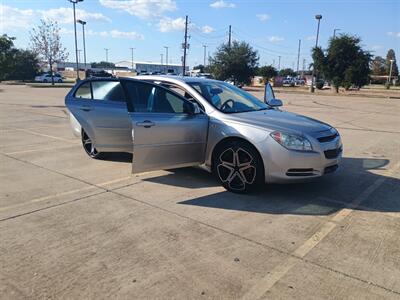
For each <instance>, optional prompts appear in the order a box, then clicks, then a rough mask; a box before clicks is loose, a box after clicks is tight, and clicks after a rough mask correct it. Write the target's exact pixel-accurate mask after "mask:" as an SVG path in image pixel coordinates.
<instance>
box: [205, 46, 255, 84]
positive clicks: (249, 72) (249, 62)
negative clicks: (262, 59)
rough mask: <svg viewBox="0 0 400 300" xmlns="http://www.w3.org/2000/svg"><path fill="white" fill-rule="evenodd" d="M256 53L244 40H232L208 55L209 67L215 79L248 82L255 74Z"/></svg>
mask: <svg viewBox="0 0 400 300" xmlns="http://www.w3.org/2000/svg"><path fill="white" fill-rule="evenodd" d="M258 59H259V57H258V53H257V51H255V50H253V48H252V47H251V46H250V45H249V44H247V43H246V42H238V41H234V42H232V44H231V46H229V44H228V43H226V44H222V45H220V46H219V47H218V49H217V52H216V53H215V55H214V56H213V57H210V59H209V61H210V65H209V68H210V70H211V73H213V74H214V76H215V78H216V79H219V80H226V79H230V78H232V79H233V81H234V83H235V84H236V83H241V84H248V83H250V81H251V77H252V76H254V74H255V69H256V67H257V64H258Z"/></svg>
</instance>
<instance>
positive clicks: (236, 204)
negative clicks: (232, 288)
mask: <svg viewBox="0 0 400 300" xmlns="http://www.w3.org/2000/svg"><path fill="white" fill-rule="evenodd" d="M389 162H390V161H389V160H388V159H377V158H368V159H367V158H343V160H342V163H341V168H340V169H339V170H338V171H337V172H336V173H334V174H329V175H326V176H323V177H321V178H319V179H317V180H315V181H312V182H307V183H295V184H267V185H264V186H262V187H261V188H259V189H258V190H256V191H254V192H253V193H251V194H246V195H243V194H234V193H230V192H227V191H218V192H216V193H213V194H210V195H206V196H201V197H196V198H193V199H190V200H185V201H180V202H178V204H180V205H193V206H201V207H210V208H219V209H228V210H240V211H247V212H256V213H268V214H295V215H329V214H333V213H335V212H337V211H339V210H340V209H341V208H343V207H349V206H351V205H352V203H353V202H354V201H355V199H357V197H359V195H360V194H361V193H363V192H364V191H365V190H366V189H367V188H368V187H369V186H371V185H372V184H374V183H375V182H376V181H377V180H378V179H383V178H385V177H384V176H382V175H379V174H376V173H374V171H377V170H384V169H385V168H386V166H387V165H388V164H389ZM169 171H170V172H171V173H169V174H167V175H162V176H157V177H151V178H146V179H144V181H149V182H153V183H158V184H164V185H173V186H181V187H185V188H192V189H196V188H204V187H218V186H219V183H218V181H217V180H216V179H215V178H214V177H213V176H212V175H211V174H209V173H208V172H207V171H205V170H203V169H200V168H183V169H175V170H169ZM387 179H388V180H387V181H385V182H384V183H383V185H382V186H381V189H377V190H376V191H375V193H373V194H372V195H371V197H367V198H366V199H365V200H364V201H363V202H362V203H361V205H360V206H358V207H357V208H355V209H358V210H366V211H383V212H400V195H399V192H400V190H399V189H396V186H400V180H399V179H396V178H391V177H390V178H389V177H388V178H387ZM387 191H390V192H387ZM396 194H397V195H396Z"/></svg>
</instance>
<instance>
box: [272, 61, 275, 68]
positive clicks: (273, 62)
mask: <svg viewBox="0 0 400 300" xmlns="http://www.w3.org/2000/svg"><path fill="white" fill-rule="evenodd" d="M272 66H273V67H274V68H275V59H273V60H272Z"/></svg>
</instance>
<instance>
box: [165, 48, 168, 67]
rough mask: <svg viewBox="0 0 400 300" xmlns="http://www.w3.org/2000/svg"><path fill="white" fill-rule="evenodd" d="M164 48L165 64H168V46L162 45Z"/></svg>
mask: <svg viewBox="0 0 400 300" xmlns="http://www.w3.org/2000/svg"><path fill="white" fill-rule="evenodd" d="M164 48H165V65H166V66H168V48H169V47H168V46H164Z"/></svg>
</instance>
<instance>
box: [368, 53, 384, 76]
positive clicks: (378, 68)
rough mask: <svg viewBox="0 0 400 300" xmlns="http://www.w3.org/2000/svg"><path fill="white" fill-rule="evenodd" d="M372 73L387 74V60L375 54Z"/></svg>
mask: <svg viewBox="0 0 400 300" xmlns="http://www.w3.org/2000/svg"><path fill="white" fill-rule="evenodd" d="M371 74H372V75H376V76H380V75H386V74H387V73H386V60H385V59H384V58H383V57H381V56H375V57H374V59H373V60H372V61H371Z"/></svg>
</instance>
